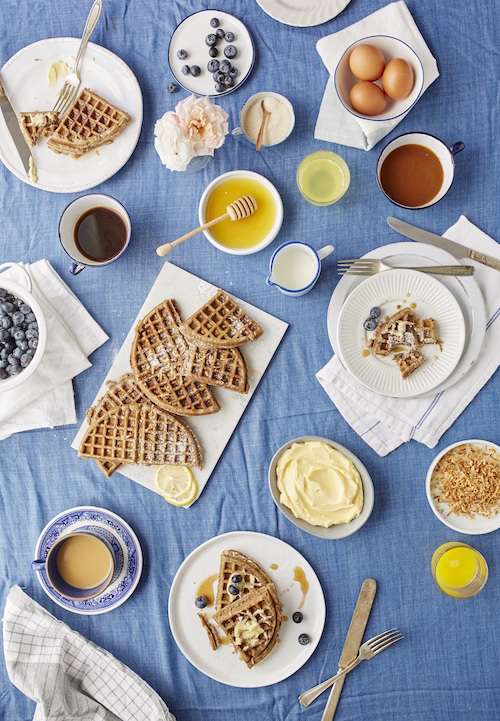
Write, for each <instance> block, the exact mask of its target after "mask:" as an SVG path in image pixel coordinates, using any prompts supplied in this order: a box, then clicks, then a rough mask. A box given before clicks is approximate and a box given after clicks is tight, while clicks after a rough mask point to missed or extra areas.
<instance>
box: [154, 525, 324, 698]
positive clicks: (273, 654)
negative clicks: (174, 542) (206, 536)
mask: <svg viewBox="0 0 500 721" xmlns="http://www.w3.org/2000/svg"><path fill="white" fill-rule="evenodd" d="M200 594H204V595H201V596H200ZM202 599H204V600H202ZM294 614H296V616H295V619H296V620H295V621H294V620H292V618H293V616H294ZM297 614H299V617H297ZM325 617H326V606H325V599H324V595H323V591H322V589H321V584H320V582H319V580H318V577H317V576H316V574H315V572H314V570H313V568H312V567H311V566H310V565H309V563H308V562H307V561H306V559H305V558H304V557H303V556H302V555H301V554H300V553H299V552H298V551H296V550H295V549H294V548H293V547H292V546H289V545H288V544H287V543H285V542H284V541H281V540H280V539H278V538H274V537H273V536H268V535H265V534H262V533H253V532H249V531H238V532H233V533H225V534H223V535H221V536H216V537H215V538H212V539H210V540H209V541H206V543H203V544H202V545H201V546H198V548H196V549H195V550H194V551H193V552H192V553H191V554H190V555H189V556H188V557H187V558H186V559H185V561H184V562H183V563H182V565H181V566H180V568H179V570H178V571H177V573H176V576H175V578H174V580H173V582H172V588H171V591H170V596H169V601H168V619H169V623H170V629H171V631H172V635H173V636H174V639H175V641H176V643H177V645H178V646H179V648H180V650H181V651H182V653H183V654H184V656H185V657H186V658H187V659H188V661H190V662H191V663H192V664H193V666H195V667H196V668H197V669H198V670H199V671H201V672H202V673H204V674H205V675H207V676H210V678H213V679H214V680H216V681H220V682H221V683H224V684H227V685H229V686H238V687H241V688H258V687H261V686H269V685H271V684H274V683H278V682H279V681H282V680H283V679H285V678H288V677H289V676H291V675H292V674H293V673H295V672H296V671H297V670H298V669H299V668H301V666H303V665H304V663H306V661H307V660H308V659H309V658H310V657H311V655H312V654H313V652H314V650H315V648H316V646H317V645H318V643H319V640H320V638H321V634H322V632H323V628H324V624H325ZM299 618H300V620H299ZM297 621H298V622H297ZM299 636H303V638H302V643H301V642H299ZM304 637H307V641H308V642H307V643H304Z"/></svg>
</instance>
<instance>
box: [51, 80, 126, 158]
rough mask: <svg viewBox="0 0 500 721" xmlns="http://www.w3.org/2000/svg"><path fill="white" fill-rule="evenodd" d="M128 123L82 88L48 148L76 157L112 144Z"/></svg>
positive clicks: (107, 104)
mask: <svg viewBox="0 0 500 721" xmlns="http://www.w3.org/2000/svg"><path fill="white" fill-rule="evenodd" d="M130 119H131V118H130V115H129V114H128V113H126V112H124V111H123V110H120V109H119V108H117V107H116V106H115V105H113V104H112V103H109V102H108V101H107V100H104V98H101V97H100V96H99V95H97V93H93V92H92V91H91V90H89V89H88V88H84V90H82V92H81V93H80V95H79V96H78V97H77V98H76V100H75V102H74V103H73V105H72V106H71V107H70V109H69V110H68V112H67V113H66V115H65V116H64V117H63V118H62V119H61V122H60V123H59V125H58V127H57V128H56V130H55V132H54V134H53V135H51V137H50V138H49V140H48V142H47V146H48V147H49V148H50V149H51V150H54V151H55V152H56V153H63V154H65V155H73V156H75V157H79V156H80V155H83V154H84V153H88V151H89V150H93V149H94V148H97V147H99V146H101V145H106V144H108V143H112V142H113V140H114V139H115V138H116V136H117V135H118V134H119V133H121V131H122V130H123V128H124V127H125V126H126V125H127V124H128V123H129V122H130Z"/></svg>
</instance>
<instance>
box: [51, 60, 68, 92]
mask: <svg viewBox="0 0 500 721" xmlns="http://www.w3.org/2000/svg"><path fill="white" fill-rule="evenodd" d="M69 72H70V68H69V66H68V65H66V63H65V62H63V61H62V60H56V61H55V62H54V63H52V65H51V66H50V67H49V69H48V72H47V81H48V83H49V87H52V86H53V85H57V84H58V83H61V82H62V81H63V80H64V78H65V77H66V75H68V74H69Z"/></svg>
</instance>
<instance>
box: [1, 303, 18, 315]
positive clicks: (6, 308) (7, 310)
mask: <svg viewBox="0 0 500 721" xmlns="http://www.w3.org/2000/svg"><path fill="white" fill-rule="evenodd" d="M14 308H15V306H14V303H9V301H8V300H5V301H4V302H3V303H2V310H3V311H5V313H12V312H13V311H14Z"/></svg>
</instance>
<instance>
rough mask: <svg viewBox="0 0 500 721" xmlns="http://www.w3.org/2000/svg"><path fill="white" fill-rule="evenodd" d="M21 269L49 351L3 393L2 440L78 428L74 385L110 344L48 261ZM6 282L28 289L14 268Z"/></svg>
mask: <svg viewBox="0 0 500 721" xmlns="http://www.w3.org/2000/svg"><path fill="white" fill-rule="evenodd" d="M21 265H22V264H21ZM23 267H24V269H25V270H27V271H28V273H29V274H30V277H31V280H32V284H33V288H32V294H33V295H34V297H35V298H36V300H37V301H38V302H39V304H40V306H41V308H42V311H43V314H44V317H45V322H46V325H47V345H46V348H45V352H44V355H43V358H42V360H41V362H40V365H39V366H38V368H37V369H36V371H35V372H34V373H33V375H32V376H31V377H30V378H28V379H27V380H26V382H25V383H21V385H19V386H17V387H16V388H13V389H12V390H10V391H3V392H2V393H0V440H3V439H4V438H7V437H8V436H10V435H11V434H12V433H17V432H18V431H25V430H31V429H33V428H47V427H48V428H53V427H54V426H57V425H65V424H67V423H76V413H75V401H74V395H73V385H72V383H71V379H72V378H74V377H75V376H76V375H78V374H79V373H81V372H82V371H84V370H85V369H86V368H89V367H90V365H91V363H90V362H89V360H88V359H87V356H89V355H90V354H91V353H92V352H93V351H94V350H95V349H96V348H98V347H99V346H100V345H102V344H103V343H104V342H105V341H106V340H107V339H108V336H107V335H106V333H105V332H104V331H103V330H102V328H100V326H99V325H98V324H97V323H96V322H95V320H94V319H93V318H92V316H91V315H90V314H89V313H88V311H87V310H86V309H85V308H84V306H83V305H82V304H81V302H80V301H79V300H78V298H77V297H76V296H75V295H74V293H73V292H72V291H71V290H70V289H69V288H68V286H67V285H66V283H64V281H63V280H62V279H61V278H60V276H59V275H58V274H57V273H56V272H55V270H54V269H53V268H52V266H51V265H50V263H49V262H48V261H47V260H39V261H37V262H36V263H32V264H27V265H23ZM3 276H4V277H7V278H10V279H11V280H14V281H16V282H18V283H20V284H21V285H23V286H24V285H25V282H24V279H23V278H24V277H23V274H22V271H20V270H19V268H17V267H16V266H13V267H11V268H8V269H7V270H6V271H4V273H3V274H2V275H0V284H1V278H2V277H3ZM0 383H1V381H0Z"/></svg>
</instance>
